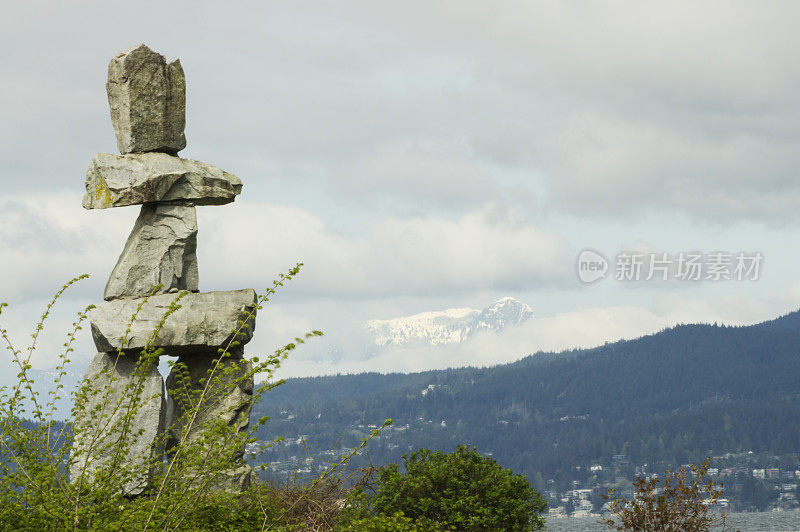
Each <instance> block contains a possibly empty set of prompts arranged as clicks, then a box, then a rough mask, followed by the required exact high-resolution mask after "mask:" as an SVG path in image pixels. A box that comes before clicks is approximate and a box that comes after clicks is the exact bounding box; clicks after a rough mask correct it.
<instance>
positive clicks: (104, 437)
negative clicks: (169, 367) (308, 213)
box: [70, 44, 256, 495]
mask: <svg viewBox="0 0 800 532" xmlns="http://www.w3.org/2000/svg"><path fill="white" fill-rule="evenodd" d="M106 88H107V92H108V102H109V105H110V107H111V121H112V123H113V125H114V131H115V132H116V136H117V146H118V148H119V151H120V152H121V154H122V155H113V154H109V153H99V154H97V155H95V157H94V159H93V161H92V163H91V165H90V167H89V170H88V172H87V174H86V195H85V197H84V198H83V206H84V207H85V208H86V209H105V208H109V207H123V206H127V205H141V213H140V214H139V218H138V219H137V220H136V223H135V225H134V227H133V231H132V232H131V234H130V236H129V237H128V241H127V242H126V244H125V247H124V249H123V251H122V255H121V256H120V258H119V261H118V262H117V265H116V266H115V267H114V270H113V271H112V273H111V278H110V279H109V280H108V284H107V285H106V289H105V294H104V299H105V301H104V302H103V303H100V304H98V305H97V306H96V308H95V309H93V310H92V311H91V312H90V314H89V319H90V321H91V330H92V337H93V339H94V343H95V345H96V347H97V350H98V354H97V356H96V357H95V359H94V361H93V362H92V363H91V365H90V367H89V369H88V370H87V373H86V377H85V379H86V381H85V382H89V383H90V384H91V388H92V389H98V390H100V389H108V390H110V392H109V393H105V394H102V393H96V394H94V395H90V397H89V398H88V399H86V401H87V403H88V405H87V406H86V407H85V408H84V410H85V411H86V412H95V413H98V412H101V410H102V409H103V407H102V403H103V402H105V403H107V404H112V407H109V408H107V410H108V411H103V412H102V414H103V415H104V416H106V417H108V416H111V418H112V419H111V423H109V424H108V425H109V426H110V425H113V424H114V423H113V422H114V421H115V418H114V417H115V416H116V417H117V418H119V416H122V415H125V412H126V411H127V405H126V403H125V400H126V396H125V394H129V393H131V392H130V390H131V386H132V385H133V383H132V379H133V375H134V368H135V367H136V363H137V361H139V360H140V358H139V357H140V356H141V352H142V350H143V349H144V348H145V347H146V345H147V343H148V340H149V339H150V338H151V335H152V334H153V331H154V330H155V329H156V328H157V327H158V325H159V322H161V321H162V318H163V316H164V315H165V312H166V311H167V309H168V308H169V307H170V304H171V303H172V302H173V301H174V300H175V298H176V296H177V295H178V294H176V293H177V292H180V291H188V293H186V294H184V295H183V296H182V297H181V298H180V301H179V303H178V304H180V305H181V308H179V309H178V310H177V311H175V312H174V313H172V314H171V315H169V316H168V317H167V319H166V320H165V321H164V323H163V326H162V328H161V329H160V331H159V333H158V336H157V338H156V339H155V341H154V342H153V344H152V347H154V348H163V349H164V352H163V353H164V355H167V356H175V357H178V361H179V362H180V363H183V364H185V369H184V371H183V372H182V373H181V372H180V371H176V370H175V369H173V371H172V372H171V374H170V375H169V376H168V378H167V381H166V391H167V395H166V396H165V393H164V381H163V379H162V377H161V375H160V373H159V371H158V368H157V367H156V366H155V365H153V366H152V367H150V368H149V370H148V371H147V372H146V375H145V377H144V379H141V378H140V388H141V393H140V394H139V397H140V400H139V405H138V407H137V408H136V413H135V416H134V418H133V421H132V423H131V425H132V430H131V431H130V432H129V436H128V437H129V438H132V444H131V445H130V447H129V449H128V450H127V452H126V453H125V454H126V456H124V457H122V458H121V460H122V462H121V463H122V464H123V465H125V466H129V467H137V466H138V467H141V466H144V469H145V470H146V469H147V463H153V462H154V461H156V462H157V461H158V460H160V459H161V458H160V457H161V456H163V454H162V453H163V452H164V449H163V445H162V443H164V442H166V447H167V450H168V451H169V450H170V448H172V450H174V449H175V448H176V446H178V445H179V444H180V442H181V441H183V442H184V444H186V442H192V441H195V440H196V439H197V438H198V437H200V436H201V435H202V434H201V431H202V427H203V426H204V422H205V421H208V420H220V419H222V420H224V421H225V422H226V423H227V424H228V426H229V427H231V428H232V430H238V431H243V430H245V429H246V428H247V427H248V424H249V420H250V408H251V406H252V393H253V381H252V377H249V378H245V379H240V378H239V377H241V376H242V375H245V374H246V372H248V371H250V369H251V366H250V364H249V362H247V361H246V360H244V359H243V358H242V357H243V350H242V347H241V346H242V345H244V344H245V343H247V342H248V341H249V340H250V338H251V337H252V334H253V329H254V328H255V322H254V318H255V306H256V293H255V291H254V290H235V291H228V292H208V293H200V292H198V289H199V287H198V268H197V256H196V254H195V251H196V247H197V217H196V213H195V207H196V206H198V205H223V204H226V203H230V202H232V201H233V200H234V199H235V198H236V196H237V195H238V194H239V193H240V192H241V189H242V183H241V181H239V179H238V178H237V177H236V176H234V175H232V174H229V173H228V172H225V171H223V170H220V169H219V168H217V167H215V166H212V165H210V164H205V163H201V162H198V161H193V160H189V159H181V158H180V157H178V156H177V152H178V151H180V150H181V149H183V148H184V147H185V146H186V138H185V137H184V133H183V130H184V124H185V102H186V85H185V80H184V74H183V69H182V68H181V64H180V62H179V61H177V60H176V61H173V62H172V63H167V62H166V61H165V59H164V57H163V56H162V55H160V54H158V53H156V52H153V51H152V50H150V49H149V48H147V46H145V45H143V44H142V45H139V46H137V47H135V48H132V49H130V50H128V51H126V52H124V53H121V54H119V55H117V56H116V57H114V58H113V59H112V60H111V63H110V64H109V67H108V83H107V85H106ZM156 285H160V286H161V288H160V289H158V290H157V291H156V293H155V294H151V290H152V289H153V287H154V286H156ZM146 296H149V297H148V298H147V300H146V303H145V304H144V305H143V306H142V308H141V309H139V310H138V312H137V308H138V307H139V305H140V304H142V302H143V301H144V299H143V298H145V297H146ZM134 313H136V319H135V321H133V323H132V326H131V327H130V331H128V330H127V329H128V326H129V324H130V323H131V317H132V316H133V314H134ZM242 323H246V324H247V326H246V327H244V328H242V327H241V324H242ZM237 329H239V330H240V331H241V332H242V333H243V334H241V335H240V336H238V337H237V338H236V340H237V341H238V342H239V345H235V344H234V345H233V347H232V348H231V349H230V353H231V356H229V357H226V358H223V359H222V361H221V362H220V363H219V364H216V374H217V375H218V376H219V375H222V380H221V381H220V382H218V383H217V385H216V386H211V387H210V389H207V393H206V394H205V397H206V403H205V406H204V407H202V408H201V410H200V412H199V413H198V415H197V416H195V419H194V422H193V423H192V424H191V426H190V427H189V428H188V433H187V425H189V422H188V420H187V416H186V415H185V414H186V412H187V410H188V407H187V405H186V404H184V402H182V401H181V400H180V397H181V393H182V392H180V391H179V390H178V387H179V385H180V386H186V387H187V388H188V389H190V390H194V391H195V392H197V391H198V390H200V389H202V387H203V386H204V384H205V382H207V379H208V375H209V371H210V369H211V368H212V367H214V366H215V361H216V360H217V359H218V358H219V350H220V349H221V348H222V349H225V348H227V347H228V346H229V344H231V340H232V339H233V336H234V335H233V331H235V330H237ZM123 339H124V340H123ZM120 351H121V352H122V353H123V356H118V353H119V352H120ZM225 368H227V369H228V371H224V370H225ZM140 373H141V372H140ZM237 378H239V379H238V380H239V381H240V382H238V383H237V385H236V386H232V387H231V386H224V385H225V384H229V383H231V382H235V381H236V379H237ZM185 390H186V388H183V392H185ZM173 392H175V393H173ZM114 404H117V405H122V408H116V409H114V407H113V405H114ZM98 415H99V414H98ZM92 416H93V417H97V415H96V414H92ZM98 421H99V420H98V419H94V418H92V419H85V420H84V421H83V423H86V424H90V423H96V422H98ZM79 428H83V427H79ZM92 428H93V430H89V431H83V432H80V431H79V434H84V435H83V436H80V437H78V438H76V441H75V442H73V451H72V458H71V466H70V473H71V476H72V478H73V481H74V480H75V479H77V478H78V477H79V476H80V474H81V473H82V472H83V473H84V474H86V475H88V478H89V479H92V478H94V475H95V473H96V472H97V471H98V470H99V469H100V468H101V467H102V466H104V465H106V466H107V465H108V464H109V461H111V460H117V461H118V462H115V463H119V461H120V457H119V456H112V455H113V453H114V450H115V445H114V443H115V441H114V438H119V437H121V436H120V435H119V434H117V433H114V432H113V431H109V432H107V433H104V434H100V436H99V442H100V444H101V445H98V439H97V438H96V437H95V436H89V435H86V434H87V433H90V434H96V430H95V429H96V428H95V427H92ZM165 431H166V435H165V434H164V432H165ZM92 438H94V441H90V440H91V439H92ZM167 456H171V455H170V454H169V453H168V454H167ZM252 474H253V473H252V470H251V469H250V468H249V466H247V465H246V464H245V463H244V459H243V450H242V452H241V453H236V455H235V456H233V459H232V461H231V464H230V472H229V474H228V475H227V477H226V478H225V479H224V480H223V482H222V483H221V484H222V487H224V488H225V489H229V490H240V489H243V488H245V487H246V486H247V484H249V482H250V480H251V478H252ZM144 476H145V477H147V476H148V474H145V475H144ZM148 482H149V478H133V479H131V481H130V482H128V483H127V484H126V485H125V487H124V491H125V492H126V493H127V494H131V495H135V494H138V493H141V491H143V490H144V489H145V488H146V487H147V485H148Z"/></svg>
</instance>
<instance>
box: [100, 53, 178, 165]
mask: <svg viewBox="0 0 800 532" xmlns="http://www.w3.org/2000/svg"><path fill="white" fill-rule="evenodd" d="M106 90H107V91H108V104H109V106H110V107H111V122H112V123H113V124H114V131H115V132H116V134H117V146H118V147H119V151H120V153H142V152H148V151H162V152H166V153H173V154H174V153H178V152H179V151H181V150H182V149H183V148H185V147H186V137H185V136H184V134H183V128H184V127H185V125H186V80H185V78H184V77H183V68H182V67H181V62H180V61H179V60H178V59H176V60H175V61H173V62H172V63H167V61H166V59H164V56H163V55H161V54H159V53H156V52H154V51H152V50H151V49H150V48H148V47H147V46H145V45H144V44H140V45H139V46H137V47H135V48H131V49H130V50H128V51H127V52H123V53H121V54H119V55H117V56H116V57H114V58H113V59H112V60H111V63H109V65H108V83H106Z"/></svg>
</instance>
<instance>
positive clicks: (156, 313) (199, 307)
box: [89, 289, 256, 356]
mask: <svg viewBox="0 0 800 532" xmlns="http://www.w3.org/2000/svg"><path fill="white" fill-rule="evenodd" d="M183 294H184V295H183V297H182V298H181V299H180V301H179V302H178V304H180V305H181V308H180V309H178V310H177V311H175V312H174V313H173V314H172V315H170V316H169V317H168V318H167V320H166V321H165V323H164V326H163V327H162V329H161V331H160V333H159V335H158V338H156V340H155V342H154V347H155V348H159V347H164V348H165V349H166V353H165V354H167V355H171V356H179V355H182V354H212V355H213V354H216V353H217V349H218V348H220V347H227V345H228V342H229V341H230V340H231V339H232V338H233V336H234V335H233V331H234V330H237V329H238V328H239V324H240V322H241V321H243V320H245V319H246V318H247V314H246V313H247V312H252V313H253V316H252V317H251V318H250V319H249V320H248V324H247V325H248V326H247V327H245V328H243V329H242V332H243V333H244V334H243V335H242V336H240V337H239V338H237V340H238V341H239V342H240V344H241V345H244V344H245V343H247V342H249V341H250V339H251V338H252V337H253V330H254V329H255V304H256V292H255V290H252V289H245V290H230V291H225V292H202V293H191V292H188V293H187V292H183ZM177 295H178V294H161V295H156V296H152V297H150V298H148V300H147V303H144V304H143V305H142V308H141V310H140V311H139V312H138V314H137V315H136V320H135V321H134V322H133V324H132V325H131V331H130V333H128V334H127V336H126V332H125V331H126V329H127V327H128V324H129V323H130V321H131V317H132V316H133V314H134V313H135V312H136V309H137V307H138V306H139V304H141V303H142V299H141V298H137V299H115V300H113V301H104V302H102V303H99V304H98V305H97V306H96V307H95V308H94V309H92V310H91V311H90V312H89V319H90V321H91V328H92V337H93V338H94V343H95V345H96V346H97V350H98V351H104V352H110V351H116V350H117V349H120V348H122V349H125V350H130V351H141V350H142V349H143V348H144V347H145V346H146V345H147V342H148V340H149V339H150V337H151V336H152V334H153V331H154V330H155V329H156V327H157V325H158V323H159V322H160V321H161V320H162V318H163V316H164V314H165V313H166V311H167V309H168V308H169V306H170V304H171V303H172V301H173V300H175V298H176V297H177ZM124 336H126V338H127V342H126V343H125V345H124V346H123V342H122V339H123V337H124Z"/></svg>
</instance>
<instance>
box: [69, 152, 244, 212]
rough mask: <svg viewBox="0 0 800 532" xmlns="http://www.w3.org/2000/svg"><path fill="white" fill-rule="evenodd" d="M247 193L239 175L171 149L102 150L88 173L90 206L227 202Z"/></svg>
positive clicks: (85, 204)
mask: <svg viewBox="0 0 800 532" xmlns="http://www.w3.org/2000/svg"><path fill="white" fill-rule="evenodd" d="M241 192H242V182H241V180H240V179H239V178H238V177H236V176H235V175H233V174H231V173H228V172H226V171H224V170H221V169H219V168H217V167H216V166H214V165H211V164H206V163H201V162H199V161H193V160H192V159H181V158H180V157H175V156H173V155H169V154H166V153H131V154H128V155H113V154H110V153H98V154H97V155H95V156H94V159H93V160H92V164H91V166H89V170H88V171H87V172H86V194H85V195H84V197H83V207H84V208H85V209H107V208H109V207H125V206H127V205H141V204H144V203H152V202H188V203H191V204H193V205H224V204H226V203H231V202H232V201H233V200H234V199H236V196H237V195H239V194H240V193H241Z"/></svg>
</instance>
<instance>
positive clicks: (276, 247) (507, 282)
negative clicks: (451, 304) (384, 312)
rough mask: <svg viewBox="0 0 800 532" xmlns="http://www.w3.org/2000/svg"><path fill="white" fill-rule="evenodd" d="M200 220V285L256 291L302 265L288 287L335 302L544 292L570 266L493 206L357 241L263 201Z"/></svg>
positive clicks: (546, 241) (542, 236) (554, 240)
mask: <svg viewBox="0 0 800 532" xmlns="http://www.w3.org/2000/svg"><path fill="white" fill-rule="evenodd" d="M199 223H200V227H201V236H200V239H199V244H198V253H199V260H200V272H201V279H208V278H210V279H211V284H212V285H213V287H214V288H215V289H220V288H222V286H223V284H230V282H231V280H232V279H237V282H239V283H241V282H245V283H248V284H255V285H256V286H259V285H263V284H265V283H266V282H268V281H269V280H270V279H271V278H272V277H273V276H275V275H276V274H277V273H278V272H282V271H285V270H286V268H287V267H288V266H289V265H291V264H293V263H294V261H302V262H304V263H305V265H306V266H305V269H304V271H303V273H302V276H301V278H300V280H299V281H298V283H297V285H295V286H294V287H293V290H297V291H298V293H305V294H309V295H314V296H315V297H339V298H354V297H355V298H370V297H382V296H403V295H420V294H430V293H440V294H450V295H453V294H458V293H461V292H464V291H472V290H476V289H478V290H480V289H487V288H492V287H505V286H544V285H551V284H559V283H561V282H563V280H564V279H565V278H567V276H569V275H570V274H571V267H572V257H571V256H568V255H567V254H566V251H565V248H564V244H563V243H562V242H561V241H560V239H559V238H558V237H556V236H553V235H550V234H548V233H546V232H544V231H542V230H540V229H538V228H536V227H534V226H532V225H530V224H528V223H526V222H525V221H523V220H522V219H520V218H518V217H516V216H515V215H514V213H513V212H511V211H509V210H507V209H503V208H497V207H493V206H487V207H484V208H481V209H479V210H476V211H472V212H470V213H468V214H465V215H464V216H462V217H460V218H458V219H457V220H447V219H443V218H437V217H433V216H431V217H426V218H407V219H400V218H389V219H384V220H380V221H377V222H375V223H373V224H372V226H371V227H368V228H366V233H365V234H364V235H360V236H350V235H343V234H340V233H337V232H336V230H335V229H334V228H332V227H328V226H326V224H325V223H324V222H323V221H322V220H321V219H320V218H318V217H316V216H314V215H312V214H311V213H309V212H307V211H305V210H303V209H300V208H297V207H288V206H276V205H268V204H260V203H245V202H242V203H241V204H238V205H236V208H230V209H205V210H202V211H201V212H200V222H199ZM203 284H204V286H208V285H207V284H206V283H203Z"/></svg>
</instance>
